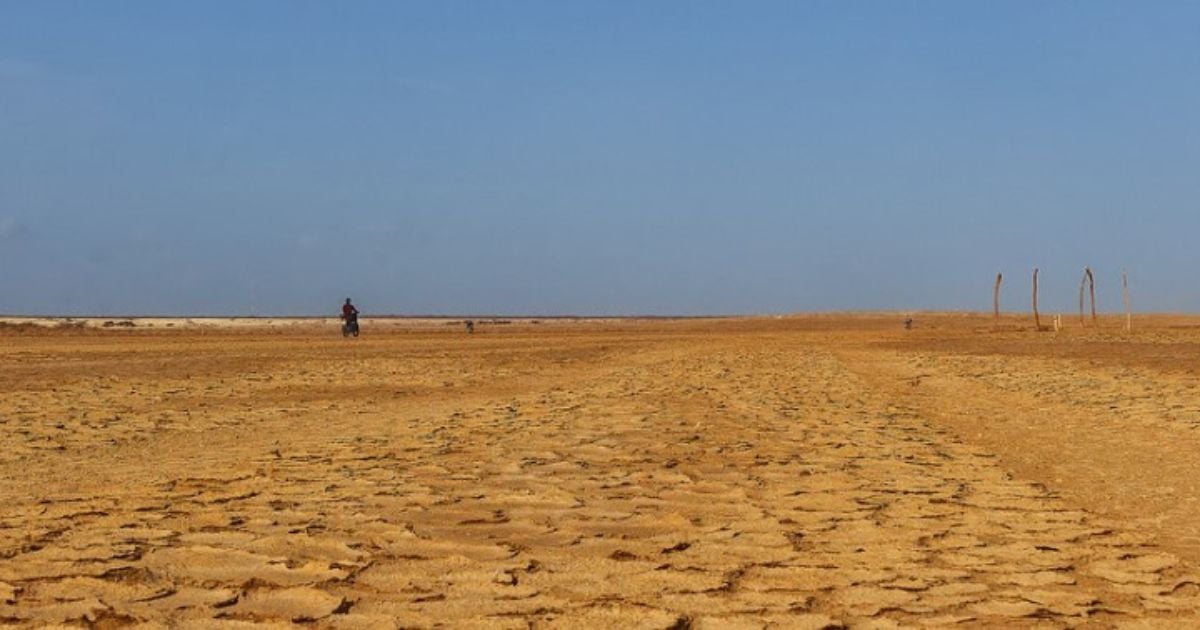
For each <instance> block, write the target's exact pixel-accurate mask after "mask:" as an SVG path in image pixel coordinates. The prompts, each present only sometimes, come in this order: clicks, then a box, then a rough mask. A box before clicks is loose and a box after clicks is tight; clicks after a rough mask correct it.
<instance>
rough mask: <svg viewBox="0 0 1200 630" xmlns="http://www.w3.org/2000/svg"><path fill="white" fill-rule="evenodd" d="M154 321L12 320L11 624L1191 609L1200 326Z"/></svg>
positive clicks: (1194, 606) (744, 623)
mask: <svg viewBox="0 0 1200 630" xmlns="http://www.w3.org/2000/svg"><path fill="white" fill-rule="evenodd" d="M155 321H157V322H158V323H160V324H162V325H159V326H154V327H153V329H151V327H150V326H142V325H135V326H132V327H123V326H122V327H117V326H113V327H109V328H104V327H103V325H102V321H101V322H98V323H92V324H89V325H86V326H84V327H75V326H62V327H58V326H57V323H54V324H55V325H54V326H41V325H39V326H37V327H32V326H26V325H22V324H21V323H20V322H15V321H13V322H9V324H10V325H8V326H0V427H2V428H3V433H2V434H0V435H2V436H3V440H4V442H3V446H4V448H3V449H0V622H3V623H11V624H16V625H23V626H45V625H51V624H58V623H66V624H75V625H91V626H95V627H112V626H121V625H125V624H134V623H139V622H141V623H144V624H146V626H145V627H197V628H201V627H202V628H210V627H223V626H224V627H241V626H243V625H248V624H255V623H257V624H274V625H280V626H287V625H290V624H293V623H311V624H315V625H317V626H319V627H339V628H340V627H345V628H358V627H380V628H391V627H397V626H417V627H426V626H435V625H446V626H450V627H499V628H505V627H516V628H526V627H530V626H533V627H543V626H545V627H563V628H576V627H622V628H624V627H645V628H688V627H691V628H708V627H736V628H742V627H747V628H758V627H767V626H779V627H789V628H792V627H798V628H827V627H833V628H837V627H843V626H848V627H855V628H857V627H862V628H873V627H893V626H927V625H940V624H962V625H964V626H967V627H1066V626H1083V627H1114V626H1116V627H1125V626H1128V627H1137V628H1140V627H1195V626H1197V625H1198V624H1200V570H1198V567H1200V481H1198V479H1197V473H1198V472H1200V431H1198V430H1197V427H1200V382H1198V381H1197V379H1196V370H1197V366H1198V364H1197V359H1198V358H1200V319H1198V320H1192V319H1185V318H1167V317H1158V318H1141V319H1139V320H1138V321H1137V322H1136V324H1137V329H1136V330H1135V332H1133V333H1125V332H1123V331H1122V330H1121V329H1120V322H1118V321H1117V320H1112V321H1107V320H1106V321H1103V322H1102V325H1101V326H1100V327H1098V328H1080V327H1079V324H1078V322H1076V321H1068V322H1067V324H1068V328H1067V329H1066V330H1064V331H1063V332H1062V333H1061V334H1054V333H1047V332H1043V333H1036V332H1033V331H1032V330H1028V326H1026V325H1025V324H1024V323H1023V322H1020V321H1019V320H1016V319H1013V320H1007V321H1005V322H1003V324H1002V325H1001V326H1000V327H999V329H995V328H994V327H993V325H992V323H991V322H990V320H989V319H988V318H985V317H979V316H963V315H938V316H933V315H931V316H918V318H917V327H916V328H915V329H914V330H911V331H905V330H903V328H902V326H901V325H900V318H899V317H898V316H858V317H832V316H826V317H796V318H784V319H776V318H762V319H746V320H729V321H714V320H702V321H640V322H639V321H631V322H621V321H550V322H540V323H538V324H534V323H531V322H528V321H518V322H513V323H509V324H503V325H501V324H495V325H485V326H481V327H480V328H479V332H477V333H476V334H474V335H467V334H465V333H464V332H463V330H462V329H461V327H459V326H457V325H454V324H453V323H450V324H447V322H444V321H432V320H429V321H423V322H409V323H395V322H393V323H390V324H389V325H379V326H374V327H373V326H372V325H370V324H371V322H370V321H369V320H365V321H364V334H363V336H362V337H361V338H359V339H357V340H344V339H342V338H341V336H340V335H339V334H338V332H337V329H336V324H334V323H332V322H326V323H316V322H312V321H309V322H304V321H298V320H291V321H287V322H282V323H270V322H263V321H259V322H258V323H257V324H255V325H245V326H234V325H217V324H216V323H214V322H193V323H192V324H187V323H186V322H184V321H182V320H179V321H173V322H172V321H166V320H155ZM167 323H174V324H176V325H175V326H171V327H168V326H166V324H167ZM1022 327H1024V328H1022Z"/></svg>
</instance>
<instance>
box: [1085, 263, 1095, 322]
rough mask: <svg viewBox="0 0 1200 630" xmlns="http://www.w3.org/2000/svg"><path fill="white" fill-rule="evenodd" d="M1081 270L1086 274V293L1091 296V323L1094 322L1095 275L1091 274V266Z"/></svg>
mask: <svg viewBox="0 0 1200 630" xmlns="http://www.w3.org/2000/svg"><path fill="white" fill-rule="evenodd" d="M1083 272H1084V273H1085V274H1087V281H1088V293H1090V294H1091V296H1092V324H1096V276H1094V275H1092V268H1091V267H1084V268H1083Z"/></svg>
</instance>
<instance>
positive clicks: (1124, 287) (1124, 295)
mask: <svg viewBox="0 0 1200 630" xmlns="http://www.w3.org/2000/svg"><path fill="white" fill-rule="evenodd" d="M1121 299H1122V300H1123V301H1124V302H1125V332H1129V331H1131V330H1133V311H1131V310H1130V309H1129V274H1128V273H1127V272H1126V271H1125V269H1121Z"/></svg>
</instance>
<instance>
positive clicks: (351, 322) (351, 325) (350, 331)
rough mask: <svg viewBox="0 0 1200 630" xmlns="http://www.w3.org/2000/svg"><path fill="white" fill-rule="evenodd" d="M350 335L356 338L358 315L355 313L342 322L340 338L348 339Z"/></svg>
mask: <svg viewBox="0 0 1200 630" xmlns="http://www.w3.org/2000/svg"><path fill="white" fill-rule="evenodd" d="M351 335H354V336H355V337H357V336H358V314H357V313H355V314H354V315H351V316H349V317H347V318H346V321H344V322H342V336H343V337H349V336H351Z"/></svg>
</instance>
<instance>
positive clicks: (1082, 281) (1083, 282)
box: [1079, 267, 1087, 326]
mask: <svg viewBox="0 0 1200 630" xmlns="http://www.w3.org/2000/svg"><path fill="white" fill-rule="evenodd" d="M1086 285H1087V267H1084V268H1083V277H1082V278H1080V279H1079V325H1080V326H1086V325H1087V320H1086V319H1084V317H1083V289H1084V287H1085V286H1086Z"/></svg>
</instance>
